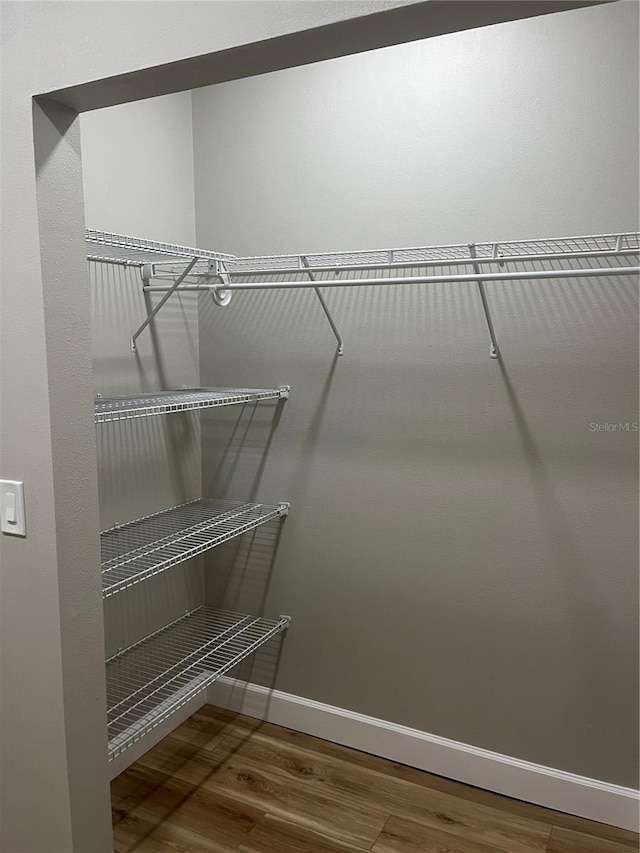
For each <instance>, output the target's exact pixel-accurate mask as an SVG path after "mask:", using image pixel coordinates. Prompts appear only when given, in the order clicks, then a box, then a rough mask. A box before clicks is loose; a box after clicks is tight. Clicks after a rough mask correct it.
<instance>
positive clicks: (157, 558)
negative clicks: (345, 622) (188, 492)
mask: <svg viewBox="0 0 640 853" xmlns="http://www.w3.org/2000/svg"><path fill="white" fill-rule="evenodd" d="M288 512H289V504H287V503H280V504H278V505H277V506H269V505H266V504H256V503H238V502H236V501H220V500H212V499H208V498H203V499H199V500H194V501H190V502H188V503H184V504H180V505H179V506H175V507H171V508H170V509H166V510H163V511H162V512H159V513H154V514H153V515H148V516H145V517H144V518H139V519H136V520H135V521H130V522H128V523H126V524H122V525H116V526H115V527H112V528H111V529H109V530H105V531H104V532H102V533H101V534H100V549H101V560H102V595H103V598H108V597H109V596H111V595H114V594H115V593H118V592H122V590H123V589H127V588H128V587H130V586H133V585H134V584H137V583H140V582H141V581H144V580H147V578H150V577H152V576H153V575H157V574H159V573H160V572H164V571H166V570H167V569H170V568H171V567H172V566H175V565H177V564H178V563H182V562H184V560H189V559H191V557H195V556H197V555H198V554H202V553H203V552H204V551H208V550H209V549H210V548H214V547H215V546H216V545H220V544H221V543H222V542H226V541H227V540H229V539H233V538H234V537H235V536H241V535H242V534H243V533H247V532H248V531H249V530H253V529H254V528H255V527H259V526H260V525H261V524H266V523H267V522H269V521H272V520H274V519H276V518H280V517H282V516H285V515H287V513H288Z"/></svg>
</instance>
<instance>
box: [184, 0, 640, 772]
mask: <svg viewBox="0 0 640 853" xmlns="http://www.w3.org/2000/svg"><path fill="white" fill-rule="evenodd" d="M637 32H638V6H637V4H635V3H617V4H612V5H610V6H603V7H597V8H592V9H586V10H580V11H576V12H572V13H571V14H568V15H555V16H549V17H547V18H540V19H537V20H533V21H524V22H517V23H511V24H503V25H499V26H495V27H491V28H487V29H484V30H476V31H471V32H468V33H460V34H454V35H450V36H444V37H441V38H437V39H432V40H430V41H425V42H422V43H415V44H411V45H407V46H402V47H397V48H389V49H385V50H380V51H377V52H375V53H370V54H365V55H360V56H354V57H350V58H345V59H336V60H333V61H330V62H325V63H322V64H318V65H315V66H309V67H306V68H303V69H294V70H291V71H281V72H278V73H275V74H270V75H266V76H262V77H257V78H252V79H247V80H241V81H236V82H231V83H226V84H222V85H218V86H215V87H211V88H208V89H202V90H199V91H196V92H195V93H194V96H193V117H194V144H195V174H196V221H197V236H198V242H199V244H202V245H205V246H207V245H213V246H215V247H220V248H222V249H223V250H224V251H229V252H234V253H237V254H258V253H262V252H264V253H276V252H286V251H290V252H295V251H308V252H312V251H314V250H315V251H323V250H324V251H327V250H338V249H350V248H353V249H358V248H368V247H392V246H398V245H399V246H402V245H429V244H433V243H438V242H449V241H450V242H465V241H474V240H487V239H489V240H491V239H518V238H528V237H543V236H553V235H556V236H559V235H572V234H589V233H602V232H609V231H616V230H618V229H621V230H634V229H636V228H637V227H638V43H637ZM213 198H215V199H216V200H217V201H216V203H212V199H213ZM636 291H637V288H636V284H635V283H634V282H632V281H630V280H629V279H622V278H621V279H620V280H613V279H608V280H602V281H588V282H583V283H576V282H574V283H562V282H546V283H528V284H521V285H498V284H496V285H492V286H489V287H488V292H489V296H490V300H491V304H492V306H493V310H494V320H495V325H496V328H497V331H498V335H499V341H500V345H501V349H502V353H503V361H502V362H497V361H492V360H489V358H488V339H487V332H486V328H485V325H484V321H483V318H482V314H481V306H480V304H479V300H478V297H477V294H476V293H474V291H473V288H472V287H466V286H460V287H453V286H435V287H429V288H426V287H422V288H421V287H415V286H414V287H407V288H404V289H398V288H396V289H390V290H380V289H378V290H375V291H374V290H366V289H356V290H351V291H346V290H345V291H337V290H335V291H331V292H329V293H328V295H327V300H328V302H329V303H330V306H331V308H332V310H333V311H334V316H335V318H336V319H337V321H338V324H339V326H340V329H341V331H342V334H343V337H344V338H345V344H346V355H345V357H344V358H343V359H339V360H337V362H336V361H334V360H333V351H334V341H333V338H332V335H331V332H330V330H329V327H328V325H327V323H326V321H325V320H324V318H323V315H322V312H321V309H320V306H319V305H318V304H317V302H315V301H314V297H313V295H312V293H311V292H309V291H302V292H298V293H290V294H284V295H282V294H279V293H277V292H271V293H265V292H262V293H260V292H257V293H253V294H246V293H236V294H235V296H234V301H233V303H232V305H231V306H230V307H229V308H227V309H216V308H214V306H212V305H211V303H210V301H207V300H203V303H202V310H201V314H200V348H201V379H202V381H203V383H205V384H229V385H232V384H238V385H255V386H264V385H274V384H277V383H281V382H287V383H290V384H291V386H292V393H291V398H290V400H289V401H288V402H287V404H286V406H285V407H284V410H283V412H282V415H281V417H280V419H279V421H278V419H277V418H274V413H273V412H272V411H270V410H263V409H258V410H256V411H255V413H252V412H245V413H243V414H241V415H239V414H238V413H237V412H236V411H231V410H229V411H227V412H224V413H222V412H220V413H217V414H216V415H212V416H209V417H207V419H206V421H205V426H204V428H203V484H204V490H205V493H209V494H212V495H217V496H221V497H230V498H238V499H242V498H245V497H247V496H248V495H253V496H255V497H256V498H257V499H259V500H263V501H267V502H269V501H276V500H279V499H285V500H290V501H291V502H292V512H291V515H290V517H289V518H288V519H287V521H286V524H285V526H284V530H283V534H282V537H281V540H280V545H279V549H278V553H277V557H276V559H275V564H274V565H273V566H271V551H272V550H273V548H272V545H273V543H271V546H269V543H268V542H267V544H266V545H264V544H263V545H261V546H260V547H258V545H259V543H258V545H256V547H255V548H254V552H255V553H253V552H252V550H251V549H250V548H249V547H248V546H246V545H244V546H242V547H241V548H240V550H239V551H238V550H235V546H231V545H230V546H229V547H227V548H226V549H217V550H216V551H215V552H213V554H212V556H211V557H210V558H209V560H208V564H209V565H208V568H209V571H208V572H207V574H206V577H207V582H208V592H207V594H208V596H209V598H210V600H212V601H215V602H216V603H217V602H220V601H224V602H225V603H226V604H228V605H229V606H237V607H240V608H242V607H244V606H246V607H247V608H250V607H252V606H256V605H260V603H261V602H262V599H263V596H264V593H265V590H266V589H267V586H268V589H269V592H268V596H267V598H266V602H265V605H264V606H265V609H266V611H267V612H268V613H269V615H274V614H277V613H288V614H291V615H292V617H293V620H294V622H293V627H292V629H291V630H290V631H289V633H288V636H287V638H286V641H285V644H284V649H283V653H282V658H281V661H280V669H279V672H278V677H277V681H276V683H275V686H276V687H278V688H279V689H281V690H285V691H288V692H291V693H294V694H299V695H301V696H305V697H309V698H312V699H316V700H320V701H324V702H328V703H331V704H334V705H337V706H340V707H343V708H348V709H351V710H353V711H358V712H362V713H365V714H370V715H373V716H376V717H380V718H383V719H386V720H392V721H394V722H397V723H402V724H406V725H409V726H414V727H416V728H418V729H422V730H425V731H428V732H431V733H434V734H437V735H443V736H447V737H450V738H454V739H457V740H460V741H463V742H466V743H468V744H473V745H475V746H480V747H486V748H489V749H493V750H496V751H498V752H501V753H505V754H507V755H511V756H516V757H518V758H522V759H528V760H531V761H534V762H539V763H541V764H544V765H548V766H551V767H556V768H560V769H562V770H566V771H573V772H576V773H579V774H583V775H585V776H589V777H593V778H596V779H601V780H606V781H609V782H614V783H619V784H622V785H629V786H633V787H635V786H636V784H637V780H638V750H637V743H638V654H637V646H638V643H637V638H638V624H637V619H638V574H637V561H638V551H637V518H638V500H637V482H636V475H637V462H638V455H637V435H635V434H633V433H625V432H623V433H607V432H593V431H591V430H590V424H591V423H592V422H597V423H603V422H605V421H610V422H618V421H623V422H627V421H628V422H634V421H637V420H638V417H637V415H638V410H637V406H638V390H637V387H638V386H637V340H638V339H637V334H638V328H637V301H636V300H637V297H636ZM270 547H271V550H269V549H270ZM269 575H270V577H269Z"/></svg>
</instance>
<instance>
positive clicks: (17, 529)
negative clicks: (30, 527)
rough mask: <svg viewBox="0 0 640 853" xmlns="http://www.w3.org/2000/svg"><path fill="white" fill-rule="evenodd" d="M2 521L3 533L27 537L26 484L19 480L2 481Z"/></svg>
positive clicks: (0, 511)
mask: <svg viewBox="0 0 640 853" xmlns="http://www.w3.org/2000/svg"><path fill="white" fill-rule="evenodd" d="M0 519H1V522H2V524H1V526H2V532H3V533H9V534H11V535H12V536H26V535H27V522H26V518H25V513H24V483H21V482H20V481H19V480H0Z"/></svg>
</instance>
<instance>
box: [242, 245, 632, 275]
mask: <svg viewBox="0 0 640 853" xmlns="http://www.w3.org/2000/svg"><path fill="white" fill-rule="evenodd" d="M617 245H618V246H619V248H618V247H617V248H615V249H594V250H592V251H588V250H585V251H583V252H547V253H544V254H535V255H499V254H497V253H494V254H493V255H492V256H491V257H481V258H478V259H477V263H478V264H496V263H498V264H500V266H504V264H505V263H506V262H507V261H509V262H510V261H513V262H514V263H517V262H525V261H564V260H580V259H584V258H613V257H626V256H627V255H637V254H638V252H639V251H640V250H638V249H623V248H622V246H621V244H619V243H618V244H617ZM497 247H498V244H495V246H494V248H496V249H497ZM300 257H303V256H302V255H301V256H300ZM231 260H232V261H233V259H231ZM470 263H471V262H470V260H469V258H429V259H424V260H421V261H416V260H410V261H395V260H393V251H391V252H389V260H388V261H386V262H379V263H372V264H321V265H320V266H311V265H310V264H309V265H308V269H309V270H310V271H311V272H313V273H323V272H357V271H358V270H389V269H415V268H419V267H451V266H469V264H470ZM227 272H228V273H229V275H230V276H243V275H261V274H263V273H265V272H268V273H269V274H270V275H287V274H289V275H290V274H291V273H294V272H295V268H293V267H268V268H265V269H243V270H235V271H234V270H232V269H231V270H227Z"/></svg>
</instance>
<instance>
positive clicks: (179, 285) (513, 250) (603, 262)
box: [92, 231, 640, 358]
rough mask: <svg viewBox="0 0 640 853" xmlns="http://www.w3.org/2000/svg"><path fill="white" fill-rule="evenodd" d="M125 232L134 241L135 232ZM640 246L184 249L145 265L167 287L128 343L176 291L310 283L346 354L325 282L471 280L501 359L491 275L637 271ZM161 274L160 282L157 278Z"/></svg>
mask: <svg viewBox="0 0 640 853" xmlns="http://www.w3.org/2000/svg"><path fill="white" fill-rule="evenodd" d="M92 233H102V232H92ZM111 236H114V235H111ZM115 236H118V235H115ZM122 239H123V240H131V241H134V242H135V240H134V238H122ZM137 242H138V243H144V242H150V241H137ZM174 248H180V247H174ZM182 248H184V247H182ZM639 252H640V242H639V235H638V232H636V231H632V232H623V233H612V234H600V235H587V236H578V237H550V238H544V239H536V240H506V241H500V242H484V243H466V244H463V243H458V244H451V245H445V246H424V247H412V248H398V249H372V250H367V251H356V252H324V253H309V254H283V255H259V256H253V257H235V256H233V255H222V254H220V253H215V252H214V253H208V254H207V253H206V252H205V251H204V250H198V249H192V250H186V249H185V250H184V252H183V254H182V255H179V254H178V255H176V254H174V256H173V257H172V259H171V260H170V261H169V260H168V258H167V257H166V256H165V257H164V258H162V257H159V258H157V259H156V261H151V262H148V263H145V264H144V266H142V269H141V274H142V276H143V281H144V284H143V289H144V291H145V292H146V293H154V292H158V293H164V296H163V297H162V299H161V300H160V301H159V302H158V304H157V305H156V306H155V307H154V309H153V310H152V311H151V313H150V314H149V316H148V317H147V319H146V320H145V321H144V322H143V323H142V325H141V326H140V327H139V329H137V330H136V332H135V333H134V334H133V337H132V339H131V348H132V350H134V351H135V348H136V343H135V342H136V339H137V337H138V336H139V335H140V333H141V332H142V331H143V330H144V329H145V328H146V327H147V326H148V325H149V323H150V322H151V320H152V319H153V318H154V316H155V315H156V314H157V312H158V311H159V310H160V309H161V308H162V306H163V305H164V303H165V302H166V301H167V299H168V298H169V297H170V296H171V294H172V293H175V292H183V291H208V292H209V293H210V294H211V297H212V299H213V301H214V302H215V303H216V304H218V305H227V304H228V303H229V301H230V299H231V297H232V295H233V292H234V291H235V290H298V289H301V288H302V289H307V288H308V289H313V290H314V292H315V294H316V296H317V297H318V300H319V301H320V304H321V306H322V309H323V311H324V313H325V315H326V318H327V320H328V322H329V324H330V326H331V329H332V332H333V334H334V336H335V338H336V342H337V353H338V355H342V354H343V352H344V345H343V341H342V338H341V336H340V333H339V331H338V328H337V326H336V323H335V322H334V320H333V317H332V315H331V312H330V310H329V306H328V305H327V303H326V301H325V298H324V295H323V291H324V290H326V289H327V288H336V287H339V288H344V287H359V286H364V285H366V286H385V287H386V286H390V285H404V284H445V283H446V284H464V283H468V284H471V285H476V286H477V288H478V293H479V295H480V298H481V300H482V307H483V311H484V315H485V319H486V322H487V327H488V330H489V337H490V340H491V345H490V351H489V354H490V356H491V357H492V358H498V357H499V349H498V343H497V336H496V332H495V329H494V326H493V321H492V318H491V312H490V308H489V300H488V298H487V294H486V292H485V284H486V283H487V282H518V281H536V280H549V279H554V280H556V279H557V280H563V279H593V278H603V279H604V278H609V277H618V276H627V275H632V276H636V277H637V276H638V274H639V273H640V266H639V265H638V263H639V261H638V255H639ZM166 254H170V253H169V252H167V253H166ZM158 280H159V283H152V281H158ZM163 280H164V281H163Z"/></svg>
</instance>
